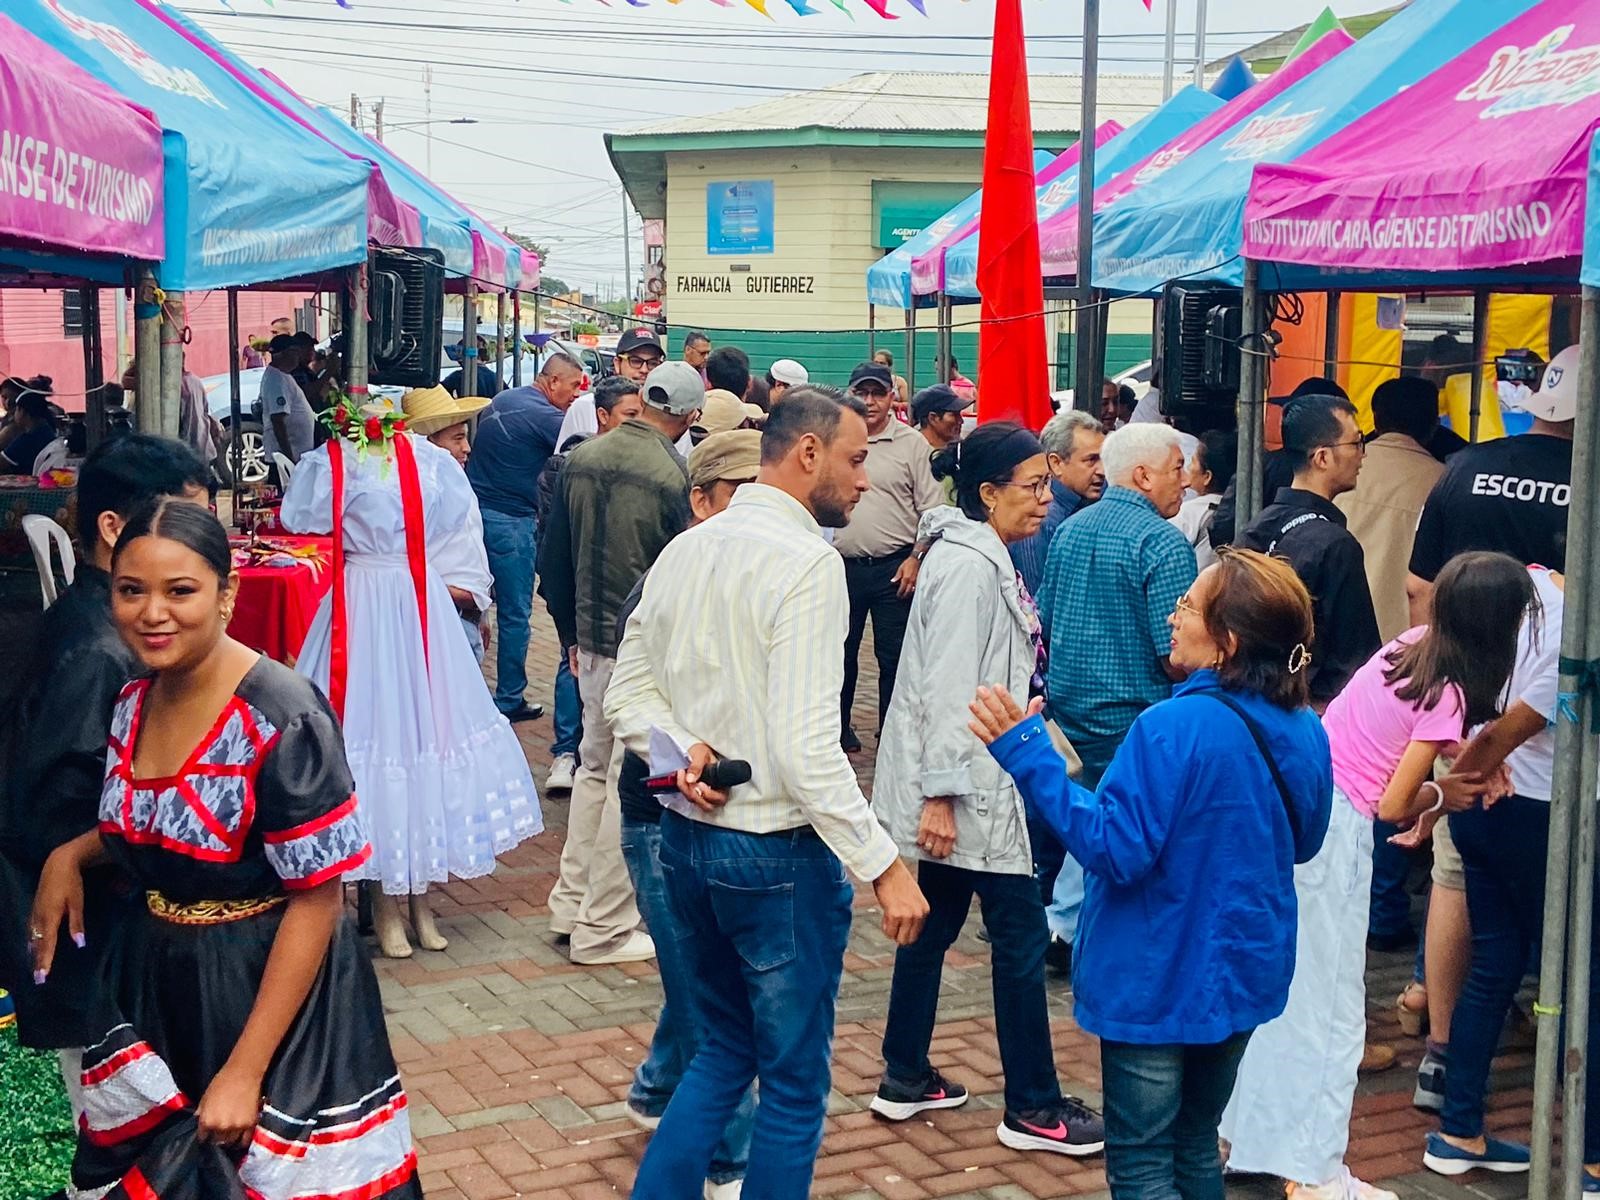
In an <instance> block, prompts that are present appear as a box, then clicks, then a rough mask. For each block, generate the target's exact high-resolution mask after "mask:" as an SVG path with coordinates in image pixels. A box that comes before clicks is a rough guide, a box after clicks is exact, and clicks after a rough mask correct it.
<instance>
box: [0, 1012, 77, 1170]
mask: <svg viewBox="0 0 1600 1200" xmlns="http://www.w3.org/2000/svg"><path fill="white" fill-rule="evenodd" d="M72 1147H73V1133H72V1109H71V1107H70V1106H69V1105H68V1104H67V1093H66V1089H65V1088H63V1087H62V1084H61V1067H60V1059H58V1058H57V1057H56V1055H54V1054H52V1053H48V1052H43V1051H38V1050H28V1049H25V1048H24V1047H22V1046H19V1045H17V1030H16V1027H15V1026H11V1027H9V1028H4V1029H0V1196H3V1197H5V1198H6V1200H43V1198H44V1197H46V1196H49V1195H50V1194H51V1193H53V1192H56V1191H58V1190H60V1189H61V1188H63V1187H65V1186H66V1183H67V1170H68V1168H69V1167H70V1166H71V1164H72Z"/></svg>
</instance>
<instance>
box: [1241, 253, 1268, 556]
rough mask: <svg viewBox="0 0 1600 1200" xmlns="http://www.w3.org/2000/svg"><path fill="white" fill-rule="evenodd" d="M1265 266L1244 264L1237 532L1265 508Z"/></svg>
mask: <svg viewBox="0 0 1600 1200" xmlns="http://www.w3.org/2000/svg"><path fill="white" fill-rule="evenodd" d="M1264 316H1265V314H1264V312H1263V309H1262V304H1261V264H1260V263H1258V262H1257V261H1256V260H1255V259H1253V258H1247V259H1245V260H1244V314H1243V317H1244V319H1243V322H1242V325H1243V327H1242V330H1241V334H1240V338H1239V351H1240V356H1241V357H1240V362H1239V408H1238V413H1239V471H1238V476H1239V499H1238V518H1237V521H1236V524H1235V528H1236V529H1243V528H1244V527H1245V526H1246V525H1248V524H1249V523H1250V522H1251V521H1252V520H1254V519H1255V516H1256V514H1257V513H1258V512H1260V511H1261V509H1262V507H1263V505H1262V502H1261V491H1262V461H1261V442H1262V430H1261V382H1260V380H1261V376H1260V368H1261V362H1262V359H1261V351H1262V349H1263V346H1264V344H1265V343H1264V339H1263V338H1262V336H1261V335H1262V334H1263V333H1264V332H1265V330H1264V328H1263V325H1264Z"/></svg>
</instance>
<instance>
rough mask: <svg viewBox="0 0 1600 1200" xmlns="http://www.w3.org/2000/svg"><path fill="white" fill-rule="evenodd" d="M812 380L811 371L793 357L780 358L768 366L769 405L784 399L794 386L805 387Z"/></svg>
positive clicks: (769, 406) (769, 407)
mask: <svg viewBox="0 0 1600 1200" xmlns="http://www.w3.org/2000/svg"><path fill="white" fill-rule="evenodd" d="M810 382H811V373H810V372H809V371H807V370H806V369H805V368H804V367H802V366H801V365H800V364H799V363H797V362H795V360H794V359H792V358H780V359H779V360H778V361H777V362H775V363H773V364H772V365H771V366H770V367H768V368H767V407H768V409H771V407H772V406H773V405H774V404H776V403H777V402H778V401H779V400H782V399H783V394H784V393H785V392H787V391H788V390H789V389H790V388H792V387H804V386H805V385H806V384H808V383H810Z"/></svg>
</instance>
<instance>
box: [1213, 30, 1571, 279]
mask: <svg viewBox="0 0 1600 1200" xmlns="http://www.w3.org/2000/svg"><path fill="white" fill-rule="evenodd" d="M1429 7H1431V6H1429ZM1455 8H1456V9H1457V10H1460V9H1465V8H1471V9H1473V10H1474V11H1473V12H1471V13H1470V14H1469V13H1467V12H1462V11H1456V12H1453V13H1452V14H1451V21H1450V24H1451V25H1452V26H1453V27H1455V28H1456V29H1457V30H1459V31H1460V32H1461V33H1464V34H1470V35H1471V36H1472V37H1473V40H1474V42H1475V43H1476V44H1474V45H1471V46H1470V47H1468V48H1466V49H1464V50H1463V49H1461V48H1460V47H1459V46H1456V45H1453V44H1451V41H1452V39H1451V36H1450V34H1449V33H1447V32H1445V31H1437V32H1436V31H1433V30H1429V31H1428V39H1427V41H1426V42H1424V43H1422V44H1421V45H1419V46H1418V47H1417V48H1416V49H1415V50H1414V51H1413V55H1414V57H1413V61H1412V62H1411V63H1407V68H1408V69H1409V68H1411V67H1412V66H1413V65H1414V63H1415V58H1417V57H1423V56H1426V57H1427V58H1428V59H1429V60H1431V61H1430V64H1428V65H1432V66H1433V68H1434V69H1433V70H1432V73H1431V74H1429V75H1428V76H1426V77H1425V78H1423V79H1421V80H1418V81H1416V82H1414V83H1412V82H1411V81H1410V80H1408V79H1407V80H1402V81H1400V86H1404V84H1406V83H1410V84H1411V86H1409V87H1407V88H1406V90H1405V91H1404V92H1403V93H1400V94H1398V95H1393V96H1392V97H1391V98H1389V99H1387V100H1385V102H1383V103H1381V104H1379V105H1377V107H1375V108H1372V109H1371V110H1370V111H1369V112H1367V113H1366V114H1365V115H1364V116H1361V117H1359V118H1358V119H1356V120H1354V121H1352V122H1350V123H1349V124H1347V125H1345V126H1344V127H1343V128H1342V129H1338V131H1337V132H1335V133H1333V134H1332V135H1331V136H1329V137H1328V138H1327V139H1326V140H1325V141H1323V142H1322V143H1321V144H1320V145H1317V146H1316V147H1315V148H1314V149H1311V150H1309V151H1307V152H1306V153H1303V154H1301V155H1299V156H1298V157H1295V158H1294V159H1292V161H1286V162H1281V163H1263V164H1262V165H1261V166H1259V167H1257V168H1256V170H1255V180H1254V185H1253V186H1252V187H1251V189H1250V200H1249V204H1248V205H1247V206H1246V208H1245V217H1246V225H1245V227H1244V230H1243V233H1244V238H1243V250H1244V253H1246V254H1249V255H1252V256H1255V257H1260V258H1264V259H1271V260H1273V261H1274V262H1277V263H1294V264H1299V265H1305V266H1315V267H1322V268H1340V269H1345V270H1360V271H1383V272H1391V273H1410V274H1417V273H1427V274H1432V273H1434V272H1438V271H1449V272H1454V273H1472V274H1478V273H1484V274H1487V275H1489V276H1494V275H1495V274H1496V273H1499V272H1505V271H1512V272H1516V271H1517V270H1518V269H1519V268H1523V267H1525V266H1526V265H1527V264H1547V265H1550V266H1557V267H1560V266H1561V265H1562V264H1565V267H1564V269H1566V270H1568V271H1570V270H1571V268H1572V265H1573V264H1574V260H1576V259H1577V258H1578V256H1579V255H1580V254H1581V253H1582V252H1583V249H1584V204H1585V197H1586V195H1587V196H1588V197H1589V205H1590V210H1591V211H1593V208H1594V199H1593V191H1592V189H1589V188H1588V186H1587V185H1588V178H1589V170H1590V153H1591V146H1592V144H1593V142H1594V137H1595V131H1596V129H1597V128H1600V3H1594V2H1592V0H1591V2H1587V3H1574V2H1573V0H1544V2H1543V3H1540V4H1536V5H1533V6H1532V7H1529V6H1528V5H1527V4H1525V3H1522V4H1518V3H1510V4H1507V3H1495V4H1488V3H1480V4H1477V5H1471V6H1469V5H1457V6H1455ZM1524 10H1525V11H1524ZM1519 14H1520V15H1519ZM1469 16H1470V19H1466V18H1468V17H1469ZM1411 17H1412V14H1411V13H1402V14H1401V15H1400V16H1398V17H1396V18H1395V19H1394V20H1393V21H1391V22H1390V23H1389V25H1388V26H1385V28H1384V30H1382V31H1380V32H1379V33H1378V34H1374V35H1373V38H1374V39H1376V38H1378V37H1380V36H1381V35H1382V34H1383V33H1384V32H1387V31H1388V30H1390V29H1394V28H1395V27H1397V26H1401V25H1405V24H1408V23H1410V19H1411ZM1463 26H1464V28H1462V27H1463ZM1491 29H1492V30H1493V32H1491V33H1489V34H1488V36H1483V35H1484V33H1485V31H1487V30H1491ZM1480 39H1481V40H1480ZM1441 41H1443V42H1444V43H1445V44H1444V45H1443V46H1442V47H1441V46H1439V45H1438V43H1439V42H1441ZM1365 45H1366V43H1363V48H1364V47H1365ZM1441 56H1443V57H1444V61H1443V62H1439V61H1438V58H1439V57H1441ZM1350 57H1351V58H1354V57H1355V51H1352V52H1351V54H1350ZM1419 118H1421V119H1419ZM1591 253H1593V252H1592V251H1591ZM1490 281H1492V280H1486V282H1490Z"/></svg>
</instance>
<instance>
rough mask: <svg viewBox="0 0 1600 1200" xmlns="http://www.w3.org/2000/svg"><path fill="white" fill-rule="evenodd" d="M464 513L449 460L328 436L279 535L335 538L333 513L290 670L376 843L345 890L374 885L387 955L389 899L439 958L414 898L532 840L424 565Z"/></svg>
mask: <svg viewBox="0 0 1600 1200" xmlns="http://www.w3.org/2000/svg"><path fill="white" fill-rule="evenodd" d="M336 468H337V470H336ZM336 475H337V476H338V477H339V479H336ZM340 480H342V484H340V485H339V486H337V487H336V483H339V481H340ZM472 505H473V496H472V490H471V487H470V486H469V485H468V483H467V478H466V474H465V472H463V471H462V470H461V468H460V467H459V466H458V465H457V464H456V462H455V460H454V459H453V458H452V457H451V456H450V455H449V454H448V453H447V452H446V451H444V450H441V449H439V448H438V447H437V446H434V445H432V444H431V443H429V442H427V441H426V440H424V439H422V438H419V437H412V436H410V435H409V434H405V433H395V434H393V435H392V440H388V441H386V442H382V443H379V444H376V445H373V446H372V447H371V448H369V449H368V450H367V451H365V452H361V451H359V450H358V449H357V447H356V445H355V444H353V443H352V442H350V441H347V440H344V439H339V440H337V441H334V442H330V443H329V444H327V445H325V446H322V447H320V448H318V449H317V450H315V451H313V452H312V453H310V454H307V455H305V456H303V457H302V458H301V459H300V463H299V465H298V467H297V468H296V470H295V473H294V477H293V480H292V481H291V483H290V485H289V488H288V490H287V492H286V493H285V495H284V499H283V512H282V522H283V524H284V526H285V527H286V528H288V529H291V530H294V531H295V532H297V533H329V532H332V531H333V529H334V523H335V516H334V514H335V512H336V511H340V510H342V512H343V514H344V515H343V521H342V534H343V537H342V545H339V543H338V541H337V539H336V547H337V549H338V552H337V553H336V554H335V563H334V569H335V570H336V571H338V572H339V573H340V575H339V576H338V577H336V579H335V586H334V589H333V590H332V591H330V592H329V594H328V595H327V596H326V597H324V598H323V602H322V607H321V608H320V609H319V610H318V612H317V616H316V620H315V621H313V622H312V625H311V630H310V632H309V633H308V634H307V635H306V640H305V645H304V647H303V648H302V649H301V652H300V658H299V662H298V665H297V668H296V669H297V670H298V671H299V672H300V673H301V674H303V675H306V676H308V677H309V678H310V679H311V680H312V681H313V682H315V683H316V684H317V686H318V687H320V688H322V690H323V691H324V692H325V693H326V694H327V696H328V698H329V699H330V700H331V701H332V702H333V705H334V708H335V709H336V710H338V711H340V714H341V718H342V720H343V723H344V738H345V747H346V751H347V754H348V756H349V760H350V768H351V771H352V772H353V773H354V775H355V780H356V797H357V800H358V802H359V803H360V804H361V806H362V808H363V809H364V810H365V813H366V820H367V824H368V827H369V828H370V830H371V832H372V843H373V855H372V858H371V860H370V861H369V862H368V863H367V864H366V865H365V866H364V867H362V868H361V869H359V870H357V871H355V872H352V873H351V875H350V876H349V878H352V879H363V880H372V881H375V882H377V883H378V885H379V888H380V889H381V893H382V895H381V896H377V895H375V896H374V917H375V919H376V922H377V925H378V933H379V939H380V942H381V943H382V947H383V950H384V953H385V954H390V955H398V956H404V955H406V954H409V953H410V945H409V943H407V942H406V939H405V933H404V929H403V927H401V926H400V925H399V922H398V915H397V913H396V910H395V906H394V902H393V901H392V900H390V899H388V897H392V896H410V897H412V905H411V907H412V916H413V923H414V924H415V925H416V926H417V936H418V938H419V940H420V941H421V942H422V944H423V946H424V948H427V949H434V948H442V946H443V944H444V939H443V938H441V937H439V935H438V932H437V930H435V929H434V928H433V921H432V915H431V913H430V912H429V911H428V908H427V905H426V903H425V902H422V901H421V900H420V896H421V894H422V893H423V892H426V891H427V889H428V885H429V884H433V883H443V882H444V881H445V880H446V879H447V878H448V877H450V876H451V875H455V876H457V877H459V878H463V879H470V878H473V877H476V876H481V875H487V874H489V873H490V872H491V871H493V870H494V867H495V856H496V855H498V854H502V853H504V852H505V851H507V850H509V849H511V848H512V847H513V846H515V845H517V844H518V843H519V842H522V841H524V840H526V839H527V838H530V837H532V836H533V835H534V834H536V833H538V832H539V831H540V830H541V829H542V828H543V827H544V826H543V821H542V819H541V816H540V811H539V798H538V793H537V792H536V790H535V788H534V783H533V777H532V775H531V773H530V772H529V770H528V763H527V759H526V758H525V757H524V755H523V752H522V747H521V744H520V743H519V742H518V741H517V737H516V734H515V733H514V732H512V729H511V726H510V725H509V724H508V723H507V721H506V719H505V718H504V717H503V716H501V715H500V713H499V712H498V711H497V710H496V709H495V706H494V701H493V698H492V697H491V696H490V694H489V689H488V687H487V686H486V685H485V683H484V680H483V676H482V675H481V674H480V673H479V671H478V667H477V665H476V663H475V662H474V659H473V655H472V649H471V647H470V645H469V644H468V642H467V636H466V633H465V631H464V630H463V629H462V627H461V623H460V621H458V620H457V619H456V615H455V613H456V610H455V606H454V605H453V604H452V603H451V600H450V592H449V589H448V588H447V587H446V585H445V583H444V581H443V580H442V579H441V578H440V577H439V575H438V573H437V572H436V571H435V570H434V569H433V568H432V567H431V566H430V565H428V562H427V559H428V558H429V557H430V555H429V551H430V550H431V549H432V548H433V547H435V546H437V545H438V544H439V543H440V542H442V541H444V540H446V539H448V538H451V537H454V536H456V535H458V534H459V533H460V531H461V529H462V528H463V526H464V525H465V524H466V522H467V520H468V516H469V513H470V511H471V508H472ZM413 513H415V514H416V515H417V516H420V518H421V520H420V526H421V531H420V533H419V530H418V529H417V528H416V526H417V524H418V522H416V521H415V520H414V519H413ZM408 524H409V525H410V526H411V527H410V528H408ZM408 535H409V536H408ZM341 560H342V561H341ZM341 582H342V585H343V586H342V588H341V587H340V583H341ZM341 604H342V607H343V613H342V614H340V613H339V612H338V611H336V610H338V609H339V608H340V607H341ZM419 615H420V617H421V619H419ZM341 617H342V619H341ZM341 659H342V660H343V662H342V666H341V663H340V660H341Z"/></svg>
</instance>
